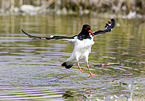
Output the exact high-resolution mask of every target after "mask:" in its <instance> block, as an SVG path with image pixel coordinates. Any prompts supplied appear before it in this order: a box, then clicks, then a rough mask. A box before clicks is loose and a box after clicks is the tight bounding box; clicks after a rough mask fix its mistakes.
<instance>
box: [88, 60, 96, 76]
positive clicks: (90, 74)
mask: <svg viewBox="0 0 145 101" xmlns="http://www.w3.org/2000/svg"><path fill="white" fill-rule="evenodd" d="M87 67H88V70H89V75H88V76H92V77H93V75H95V74H92V73H91V71H90V68H89V64H88V62H87Z"/></svg>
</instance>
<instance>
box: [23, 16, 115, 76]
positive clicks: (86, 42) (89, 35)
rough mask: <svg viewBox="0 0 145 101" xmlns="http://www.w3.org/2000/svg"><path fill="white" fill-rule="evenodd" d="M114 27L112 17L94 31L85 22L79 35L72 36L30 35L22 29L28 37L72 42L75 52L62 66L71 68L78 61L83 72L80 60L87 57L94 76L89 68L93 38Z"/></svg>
mask: <svg viewBox="0 0 145 101" xmlns="http://www.w3.org/2000/svg"><path fill="white" fill-rule="evenodd" d="M114 27H115V20H114V19H111V21H108V23H106V26H105V29H104V30H98V31H94V32H92V31H91V27H90V25H88V24H84V25H83V28H82V30H81V32H80V33H79V34H78V35H74V36H72V37H66V36H53V35H51V36H50V37H38V36H33V35H30V34H28V33H26V32H25V31H24V30H22V29H21V31H22V32H23V33H24V34H26V35H27V36H28V37H30V38H33V39H46V40H64V41H67V42H69V43H72V44H73V46H74V49H73V52H72V54H71V56H70V58H68V59H67V60H66V61H65V62H64V63H62V65H61V66H64V67H65V68H66V69H70V68H71V67H72V66H73V65H74V63H75V62H77V66H78V68H79V70H80V72H83V71H82V69H81V68H80V65H79V60H80V59H85V61H86V64H87V67H88V70H89V75H88V76H92V77H93V75H94V74H92V73H91V71H90V69H89V64H88V56H89V53H90V52H91V47H92V45H93V44H94V41H93V38H94V37H95V36H98V35H101V34H104V33H107V32H110V31H111V30H112V29H113V28H114Z"/></svg>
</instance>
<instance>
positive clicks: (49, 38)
mask: <svg viewBox="0 0 145 101" xmlns="http://www.w3.org/2000/svg"><path fill="white" fill-rule="evenodd" d="M21 31H22V32H23V33H24V34H26V35H27V36H28V37H30V38H33V39H46V40H65V41H69V42H70V41H73V39H74V37H75V36H73V37H66V36H53V35H51V36H50V37H39V36H33V35H30V34H28V33H26V32H25V31H24V30H23V29H21Z"/></svg>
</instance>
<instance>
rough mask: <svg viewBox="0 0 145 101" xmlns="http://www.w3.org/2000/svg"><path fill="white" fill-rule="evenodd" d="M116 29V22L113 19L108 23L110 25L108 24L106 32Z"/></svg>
mask: <svg viewBox="0 0 145 101" xmlns="http://www.w3.org/2000/svg"><path fill="white" fill-rule="evenodd" d="M114 27H115V20H114V19H111V22H110V21H108V23H106V26H105V30H104V31H105V32H110V31H111V30H112V29H113V28H114Z"/></svg>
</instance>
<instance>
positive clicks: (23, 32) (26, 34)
mask: <svg viewBox="0 0 145 101" xmlns="http://www.w3.org/2000/svg"><path fill="white" fill-rule="evenodd" d="M21 31H22V32H23V33H24V34H26V35H27V36H29V37H30V34H28V33H26V32H25V31H24V30H23V29H21Z"/></svg>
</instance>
